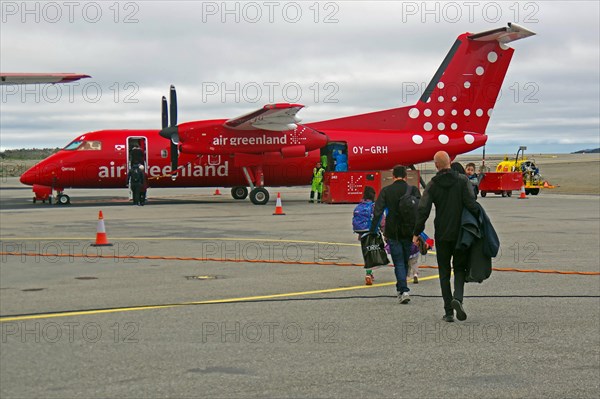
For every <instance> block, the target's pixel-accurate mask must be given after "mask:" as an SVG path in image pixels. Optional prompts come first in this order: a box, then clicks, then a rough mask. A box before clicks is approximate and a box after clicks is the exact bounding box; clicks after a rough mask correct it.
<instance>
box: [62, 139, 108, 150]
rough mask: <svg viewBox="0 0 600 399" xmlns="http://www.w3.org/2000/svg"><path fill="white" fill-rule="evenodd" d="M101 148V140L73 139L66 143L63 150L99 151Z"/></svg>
mask: <svg viewBox="0 0 600 399" xmlns="http://www.w3.org/2000/svg"><path fill="white" fill-rule="evenodd" d="M101 149H102V142H100V141H84V140H75V141H73V142H72V143H71V144H69V145H67V146H66V147H65V148H64V150H67V151H72V150H77V151H99V150H101Z"/></svg>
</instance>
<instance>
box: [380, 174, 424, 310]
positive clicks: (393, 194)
mask: <svg viewBox="0 0 600 399" xmlns="http://www.w3.org/2000/svg"><path fill="white" fill-rule="evenodd" d="M392 175H393V178H394V182H393V183H392V184H391V185H389V186H387V187H384V188H383V189H382V190H381V193H379V197H378V198H377V201H376V202H375V209H374V210H373V221H372V222H371V227H370V229H369V234H376V232H377V228H378V226H379V222H380V219H381V217H382V215H383V213H384V211H385V210H386V209H387V210H388V213H387V217H386V223H385V228H384V235H385V237H386V239H387V240H388V243H389V245H390V255H391V256H392V262H393V263H394V273H395V275H396V293H397V296H398V302H400V303H401V304H406V303H408V302H410V294H409V291H410V288H408V285H407V283H406V271H407V268H408V260H409V256H410V248H411V246H412V242H411V238H412V230H414V223H415V217H416V215H413V216H412V220H407V219H410V217H404V218H402V217H401V214H405V211H406V210H405V209H401V205H400V204H401V200H402V202H404V198H409V197H412V201H413V202H414V201H417V203H418V199H419V198H421V193H420V192H419V189H418V188H417V187H415V186H410V185H408V183H407V182H406V178H407V173H406V167H405V166H402V165H398V166H395V167H394V170H393V172H392ZM406 194H407V196H406V197H405V195H406ZM415 209H416V205H415ZM413 213H414V211H413ZM403 219H404V220H403Z"/></svg>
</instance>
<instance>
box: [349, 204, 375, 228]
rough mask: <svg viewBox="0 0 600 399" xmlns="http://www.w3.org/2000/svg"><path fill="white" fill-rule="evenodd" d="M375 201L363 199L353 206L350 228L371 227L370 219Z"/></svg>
mask: <svg viewBox="0 0 600 399" xmlns="http://www.w3.org/2000/svg"><path fill="white" fill-rule="evenodd" d="M374 206H375V203H374V202H372V201H363V202H361V203H360V204H358V205H357V206H356V208H354V215H353V216H352V230H354V231H355V232H356V231H369V229H370V228H371V220H372V219H373V207H374Z"/></svg>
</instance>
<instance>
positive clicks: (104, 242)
mask: <svg viewBox="0 0 600 399" xmlns="http://www.w3.org/2000/svg"><path fill="white" fill-rule="evenodd" d="M111 246H112V244H111V243H109V242H108V237H106V229H105V228H104V216H102V211H100V212H99V213H98V228H97V229H96V243H95V244H92V247H111Z"/></svg>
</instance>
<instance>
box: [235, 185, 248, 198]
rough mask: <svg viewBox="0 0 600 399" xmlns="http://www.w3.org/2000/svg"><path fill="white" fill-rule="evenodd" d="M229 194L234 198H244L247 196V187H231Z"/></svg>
mask: <svg viewBox="0 0 600 399" xmlns="http://www.w3.org/2000/svg"><path fill="white" fill-rule="evenodd" d="M231 196H232V197H233V199H236V200H243V199H246V197H247V196H248V189H247V188H246V187H244V186H237V187H233V188H232V189H231Z"/></svg>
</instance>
